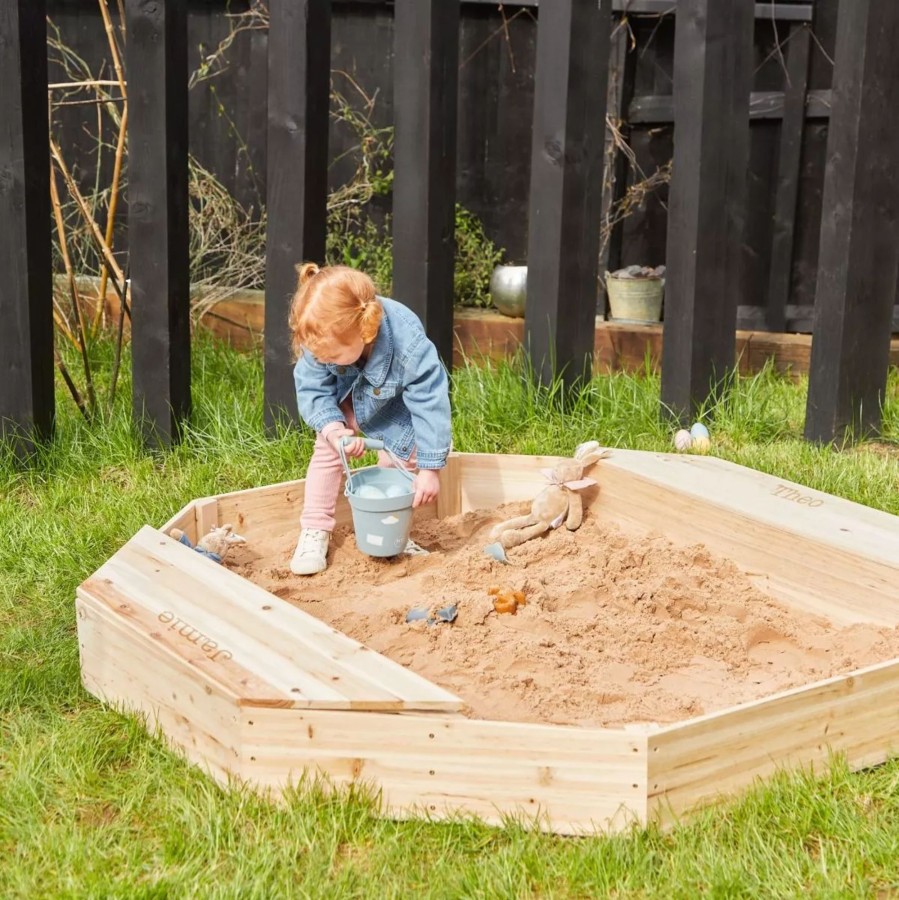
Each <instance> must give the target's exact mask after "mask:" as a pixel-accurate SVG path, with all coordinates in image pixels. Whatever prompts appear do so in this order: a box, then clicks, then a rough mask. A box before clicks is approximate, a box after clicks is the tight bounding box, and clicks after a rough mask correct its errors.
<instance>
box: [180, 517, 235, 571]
mask: <svg viewBox="0 0 899 900" xmlns="http://www.w3.org/2000/svg"><path fill="white" fill-rule="evenodd" d="M169 535H170V536H171V537H173V538H174V539H175V540H176V541H179V542H180V543H182V544H184V546H185V547H190V548H191V549H192V550H196V551H197V553H202V554H203V556H207V557H209V559H211V560H212V561H213V562H217V563H220V562H221V561H222V560H223V559H224V558H225V555H226V554H227V553H228V551H229V550H230V549H231V548H232V547H233V546H234V545H235V544H245V543H246V540H245V539H244V538H242V537H241V536H240V535H239V534H235V533H234V529H233V526H232V525H220V526H218V527H213V528H211V529H210V530H209V534H206V535H204V536H203V537H201V538H200V540H199V541H197V546H196V547H194V545H193V544H192V543H191V541H190V538H189V537H188V536H187V535H186V534H185V533H184V532H183V531H182V530H181V529H180V528H173V529H172V530H171V531H170V532H169Z"/></svg>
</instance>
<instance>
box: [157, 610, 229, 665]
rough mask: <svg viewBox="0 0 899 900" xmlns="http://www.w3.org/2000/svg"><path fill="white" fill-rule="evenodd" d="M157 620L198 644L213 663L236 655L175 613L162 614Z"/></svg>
mask: <svg viewBox="0 0 899 900" xmlns="http://www.w3.org/2000/svg"><path fill="white" fill-rule="evenodd" d="M157 618H158V619H159V621H160V622H162V624H163V625H168V626H169V630H170V631H177V632H178V634H180V635H181V637H183V638H185V639H186V640H188V641H190V642H191V643H192V644H196V645H197V646H198V647H199V648H200V649H201V650H202V651H203V652H204V653H205V654H206V655H207V656H208V657H209V658H210V659H211V660H212V661H213V662H216V661H217V660H218V659H220V658H221V659H232V658H233V656H234V654H233V653H231V651H230V650H224V649H222V648H221V647H219V645H218V642H217V641H214V640H213V639H212V638H211V637H207V636H206V635H205V634H203V632H202V631H198V630H197V629H196V628H194V627H193V625H191V624H190V623H188V622H185V621H184V619H179V618H178V616H176V615H175V614H174V613H173V612H168V611H166V612H161V613H160V614H159V615H158V616H157Z"/></svg>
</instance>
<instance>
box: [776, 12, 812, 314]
mask: <svg viewBox="0 0 899 900" xmlns="http://www.w3.org/2000/svg"><path fill="white" fill-rule="evenodd" d="M811 39H812V34H811V29H810V28H809V27H808V26H807V25H797V26H794V27H793V28H792V29H791V30H790V38H789V44H788V47H787V89H786V92H785V100H784V116H783V122H782V124H781V132H780V157H779V159H778V161H777V199H776V201H775V210H774V229H773V232H772V235H771V272H770V278H769V282H768V302H767V304H766V308H765V318H766V322H767V325H768V327H769V328H770V329H771V330H772V331H785V330H786V327H787V312H786V311H787V302H788V300H789V299H790V282H791V280H792V276H793V235H794V233H795V230H796V208H797V202H798V200H799V174H800V172H799V169H800V165H801V163H802V135H803V129H804V126H805V95H806V90H807V88H808V64H809V56H810V52H811Z"/></svg>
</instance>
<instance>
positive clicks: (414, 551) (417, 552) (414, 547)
mask: <svg viewBox="0 0 899 900" xmlns="http://www.w3.org/2000/svg"><path fill="white" fill-rule="evenodd" d="M430 552H431V551H430V550H425V548H424V547H419V546H418V544H416V543H415V541H413V540H412V538H409V540H408V541H406V548H405V549H404V550H403V553H404V554H405V555H406V556H428V555H429V554H430Z"/></svg>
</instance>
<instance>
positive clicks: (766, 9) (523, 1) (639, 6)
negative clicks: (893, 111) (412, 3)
mask: <svg viewBox="0 0 899 900" xmlns="http://www.w3.org/2000/svg"><path fill="white" fill-rule="evenodd" d="M344 2H348V0H344ZM367 2H377V0H367ZM462 2H463V3H465V4H472V5H474V4H484V3H486V4H490V5H491V6H494V5H495V4H496V2H497V0H462ZM678 2H679V0H612V9H613V10H614V11H615V12H624V13H631V14H636V15H640V14H649V15H667V14H673V13H676V12H677V8H678ZM680 2H682V0H680ZM813 3H814V0H808V2H807V3H803V2H802V0H799V2H794V3H756V4H755V17H756V18H757V19H778V20H784V21H798V22H810V21H811V20H812V13H813V5H812V4H813ZM503 5H504V6H506V7H513V8H514V7H517V6H525V7H528V6H531V7H533V6H539V5H540V0H512V2H511V3H510V2H506V3H504V4H503Z"/></svg>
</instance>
